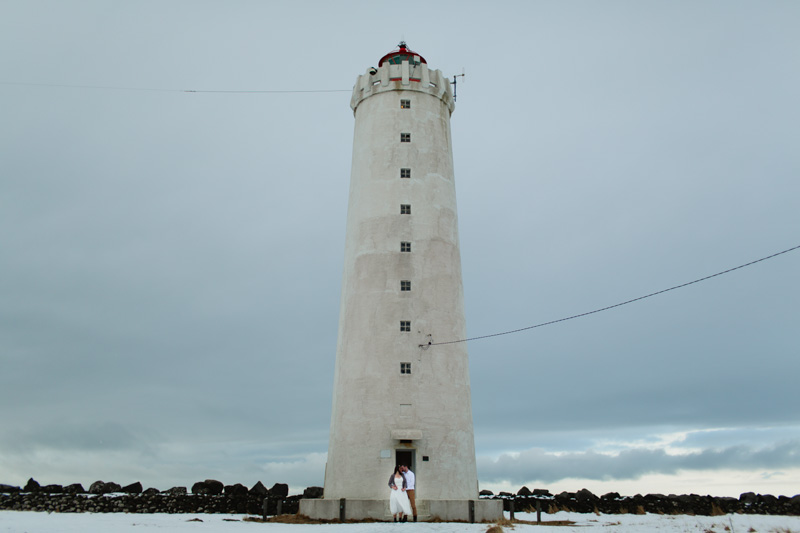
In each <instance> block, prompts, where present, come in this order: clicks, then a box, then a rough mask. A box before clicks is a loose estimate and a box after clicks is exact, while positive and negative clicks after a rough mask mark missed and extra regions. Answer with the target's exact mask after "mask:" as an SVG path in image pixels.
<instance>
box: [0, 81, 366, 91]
mask: <svg viewBox="0 0 800 533" xmlns="http://www.w3.org/2000/svg"><path fill="white" fill-rule="evenodd" d="M0 85H25V86H30V87H62V88H69V89H103V90H110V91H149V92H159V93H228V94H289V93H349V92H352V89H309V90H286V91H282V90H264V91H261V90H243V91H238V90H236V91H225V90H202V89H157V88H153V87H114V86H107V85H67V84H63V83H26V82H18V81H0Z"/></svg>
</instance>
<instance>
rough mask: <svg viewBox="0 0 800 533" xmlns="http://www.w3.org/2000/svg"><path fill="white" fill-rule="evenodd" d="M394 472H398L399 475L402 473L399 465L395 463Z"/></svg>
mask: <svg viewBox="0 0 800 533" xmlns="http://www.w3.org/2000/svg"><path fill="white" fill-rule="evenodd" d="M394 473H395V474H400V475H401V476H402V475H403V473H402V472H401V471H400V465H397V466H395V467H394Z"/></svg>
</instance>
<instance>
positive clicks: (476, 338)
mask: <svg viewBox="0 0 800 533" xmlns="http://www.w3.org/2000/svg"><path fill="white" fill-rule="evenodd" d="M798 248H800V245H798V246H793V247H792V248H789V249H787V250H783V251H782V252H778V253H774V254H772V255H768V256H767V257H762V258H761V259H756V260H755V261H750V262H749V263H745V264H743V265H739V266H737V267H733V268H729V269H728V270H723V271H722V272H717V273H716V274H711V275H710V276H706V277H704V278H700V279H696V280H694V281H689V282H687V283H681V284H680V285H675V286H674V287H670V288H669V289H663V290H660V291H657V292H653V293H650V294H646V295H645V296H639V297H638V298H634V299H633V300H627V301H625V302H620V303H618V304H614V305H609V306H607V307H602V308H600V309H595V310H594V311H588V312H586V313H581V314H579V315H572V316H568V317H565V318H559V319H558V320H551V321H549V322H542V323H541V324H536V325H535V326H528V327H526V328H519V329H513V330H511V331H504V332H502V333H492V334H490V335H481V336H480V337H470V338H468V339H461V340H457V341H446V342H432V343H430V344H421V345H420V347H421V348H427V347H428V346H439V345H442V344H456V343H459V342H468V341H476V340H479V339H488V338H490V337H499V336H501V335H510V334H512V333H519V332H520V331H527V330H529V329H534V328H541V327H542V326H549V325H551V324H557V323H559V322H566V321H567V320H573V319H575V318H580V317H583V316H587V315H593V314H595V313H600V312H601V311H608V310H609V309H614V308H615V307H621V306H623V305H627V304H630V303H633V302H638V301H639V300H644V299H645V298H650V297H651V296H656V295H658V294H664V293H665V292H669V291H674V290H675V289H680V288H681V287H687V286H689V285H692V284H694V283H700V282H701V281H705V280H707V279H711V278H715V277H717V276H721V275H723V274H727V273H729V272H733V271H734V270H739V269H740V268H744V267H748V266H751V265H755V264H756V263H760V262H761V261H766V260H767V259H772V258H773V257H777V256H779V255H781V254H785V253H788V252H791V251H792V250H797V249H798Z"/></svg>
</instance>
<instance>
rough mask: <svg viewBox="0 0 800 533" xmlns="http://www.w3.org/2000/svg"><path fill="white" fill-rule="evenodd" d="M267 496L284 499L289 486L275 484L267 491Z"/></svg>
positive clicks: (287, 493)
mask: <svg viewBox="0 0 800 533" xmlns="http://www.w3.org/2000/svg"><path fill="white" fill-rule="evenodd" d="M269 494H270V496H276V497H277V496H280V497H281V498H285V497H287V496H288V495H289V485H287V484H285V483H275V484H274V485H272V488H271V489H269Z"/></svg>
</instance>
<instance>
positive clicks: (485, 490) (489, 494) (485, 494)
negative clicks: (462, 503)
mask: <svg viewBox="0 0 800 533" xmlns="http://www.w3.org/2000/svg"><path fill="white" fill-rule="evenodd" d="M479 496H494V492H492V491H490V490H488V489H483V490H482V491H481V493H480V494H479Z"/></svg>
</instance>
